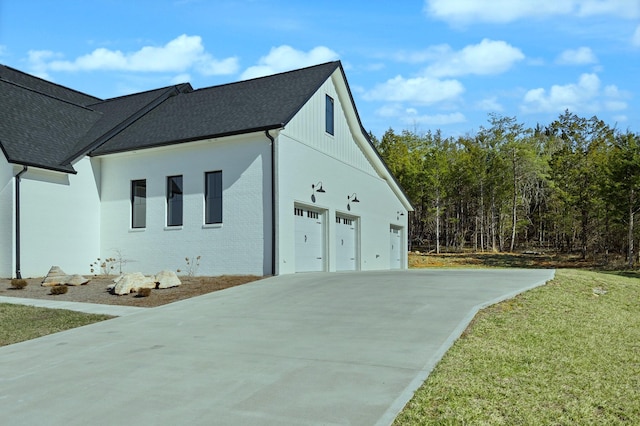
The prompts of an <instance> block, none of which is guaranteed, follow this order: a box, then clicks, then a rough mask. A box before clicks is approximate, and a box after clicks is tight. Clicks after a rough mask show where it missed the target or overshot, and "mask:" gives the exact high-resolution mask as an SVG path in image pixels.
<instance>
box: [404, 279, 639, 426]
mask: <svg viewBox="0 0 640 426" xmlns="http://www.w3.org/2000/svg"><path fill="white" fill-rule="evenodd" d="M624 275H625V274H619V275H617V274H614V273H599V272H591V271H585V270H566V269H564V270H563V269H560V270H557V272H556V279H555V280H553V281H552V282H550V283H548V284H547V285H545V286H543V287H539V288H537V289H535V290H532V291H529V292H527V293H524V294H522V295H520V296H518V297H516V298H515V299H512V300H508V301H505V302H503V303H500V304H498V305H495V306H492V307H490V308H487V309H485V310H483V311H482V312H480V313H479V314H478V315H477V316H476V318H475V319H474V321H473V322H472V324H471V325H470V327H469V328H468V330H467V331H466V332H465V333H464V335H463V336H462V337H461V338H460V339H459V340H458V341H457V342H456V343H455V344H454V346H453V347H452V348H451V350H449V351H448V352H447V354H446V355H445V356H444V358H443V359H442V361H441V362H440V363H439V364H438V365H437V367H436V368H435V369H434V371H433V373H432V374H431V375H430V376H429V378H428V379H427V381H426V382H425V383H424V384H423V386H422V387H421V388H420V389H419V390H418V391H417V392H416V394H415V395H414V397H413V399H412V400H411V401H410V402H409V403H408V404H407V406H406V407H405V409H404V410H403V411H402V412H401V413H400V415H399V416H398V417H397V419H396V421H395V423H394V424H395V425H416V424H452V425H457V424H469V425H479V424H487V425H547V424H554V425H596V424H597V425H603V424H640V282H639V281H638V278H635V277H633V275H632V276H631V277H629V276H624Z"/></svg>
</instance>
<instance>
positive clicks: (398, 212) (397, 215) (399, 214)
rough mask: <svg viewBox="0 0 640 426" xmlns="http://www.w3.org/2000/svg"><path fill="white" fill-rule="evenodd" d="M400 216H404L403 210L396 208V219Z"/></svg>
mask: <svg viewBox="0 0 640 426" xmlns="http://www.w3.org/2000/svg"><path fill="white" fill-rule="evenodd" d="M400 216H404V212H402V211H400V210H398V211H397V212H396V220H400Z"/></svg>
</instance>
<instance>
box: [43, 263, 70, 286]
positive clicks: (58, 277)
mask: <svg viewBox="0 0 640 426" xmlns="http://www.w3.org/2000/svg"><path fill="white" fill-rule="evenodd" d="M66 278H67V274H65V273H64V271H63V270H62V269H60V267H59V266H52V267H51V269H49V272H48V273H47V276H46V277H44V280H42V284H41V285H42V286H44V287H53V286H54V285H60V284H64V281H65V279H66Z"/></svg>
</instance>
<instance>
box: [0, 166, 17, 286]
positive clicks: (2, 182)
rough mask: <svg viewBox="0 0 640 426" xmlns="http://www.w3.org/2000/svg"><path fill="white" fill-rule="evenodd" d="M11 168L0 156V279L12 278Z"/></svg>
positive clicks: (12, 186)
mask: <svg viewBox="0 0 640 426" xmlns="http://www.w3.org/2000/svg"><path fill="white" fill-rule="evenodd" d="M13 182H14V181H13V168H12V166H11V165H9V163H7V160H6V159H5V158H4V155H2V154H0V277H2V278H8V277H11V276H13V273H12V271H13V263H14V258H13V251H14V242H13V216H14V204H13V191H14V183H13Z"/></svg>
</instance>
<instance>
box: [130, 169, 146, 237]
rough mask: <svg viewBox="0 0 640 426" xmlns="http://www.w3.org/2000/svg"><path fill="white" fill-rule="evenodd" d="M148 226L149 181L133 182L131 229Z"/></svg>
mask: <svg viewBox="0 0 640 426" xmlns="http://www.w3.org/2000/svg"><path fill="white" fill-rule="evenodd" d="M146 226H147V181H146V180H145V179H141V180H132V181H131V227H132V228H144V227H146Z"/></svg>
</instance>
